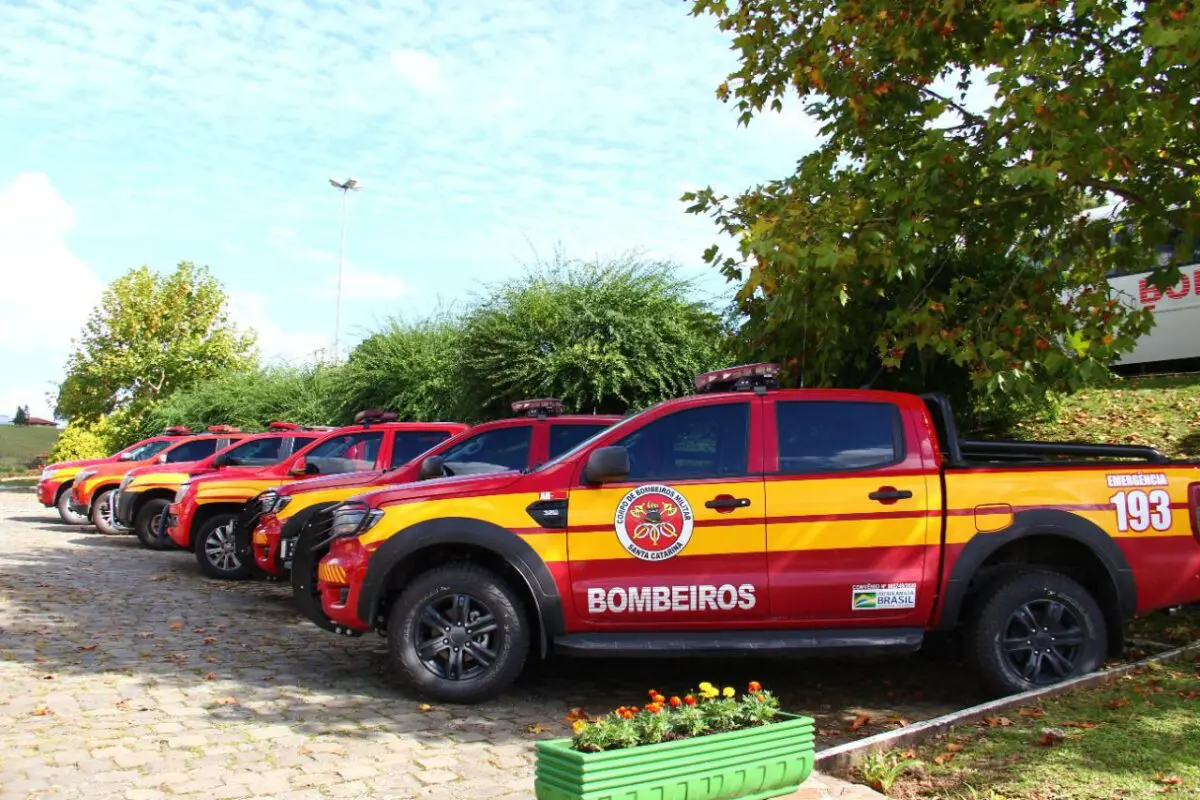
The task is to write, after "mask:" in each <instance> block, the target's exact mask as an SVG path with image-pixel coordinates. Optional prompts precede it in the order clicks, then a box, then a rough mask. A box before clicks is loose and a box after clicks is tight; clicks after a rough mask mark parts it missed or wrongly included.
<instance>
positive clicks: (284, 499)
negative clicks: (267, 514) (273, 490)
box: [270, 494, 292, 514]
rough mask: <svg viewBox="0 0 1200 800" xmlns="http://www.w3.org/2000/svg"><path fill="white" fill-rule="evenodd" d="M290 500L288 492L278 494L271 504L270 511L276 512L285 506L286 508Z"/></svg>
mask: <svg viewBox="0 0 1200 800" xmlns="http://www.w3.org/2000/svg"><path fill="white" fill-rule="evenodd" d="M290 502H292V496H291V495H290V494H281V495H279V497H278V498H277V499H276V500H275V504H274V505H273V506H271V509H270V510H271V513H272V514H278V513H279V512H280V511H283V510H284V509H285V508H287V505H288V503H290Z"/></svg>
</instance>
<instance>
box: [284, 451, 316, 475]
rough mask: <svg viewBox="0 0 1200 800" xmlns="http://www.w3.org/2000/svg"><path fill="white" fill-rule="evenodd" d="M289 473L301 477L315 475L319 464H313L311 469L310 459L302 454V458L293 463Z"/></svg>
mask: <svg viewBox="0 0 1200 800" xmlns="http://www.w3.org/2000/svg"><path fill="white" fill-rule="evenodd" d="M288 474H289V475H295V476H296V477H300V476H301V475H315V474H317V465H316V464H313V465H312V468H311V469H309V466H308V459H306V458H305V457H304V456H300V458H297V459H296V461H295V463H294V464H292V468H291V469H289V470H288Z"/></svg>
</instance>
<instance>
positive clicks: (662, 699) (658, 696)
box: [650, 694, 667, 705]
mask: <svg viewBox="0 0 1200 800" xmlns="http://www.w3.org/2000/svg"><path fill="white" fill-rule="evenodd" d="M650 699H651V700H653V701H654V702H655V703H658V704H659V705H662V704H663V703H665V702H667V698H665V697H663V696H662V695H661V694H656V695H654V697H652V698H650Z"/></svg>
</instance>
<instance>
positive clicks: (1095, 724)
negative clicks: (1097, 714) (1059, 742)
mask: <svg viewBox="0 0 1200 800" xmlns="http://www.w3.org/2000/svg"><path fill="white" fill-rule="evenodd" d="M1062 726H1063V727H1064V728H1081V729H1083V730H1087V729H1089V728H1099V727H1100V723H1099V722H1086V721H1085V722H1064V723H1062Z"/></svg>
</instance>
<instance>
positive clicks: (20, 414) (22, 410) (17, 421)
mask: <svg viewBox="0 0 1200 800" xmlns="http://www.w3.org/2000/svg"><path fill="white" fill-rule="evenodd" d="M12 424H13V425H28V424H29V406H17V413H15V414H13V418H12Z"/></svg>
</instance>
